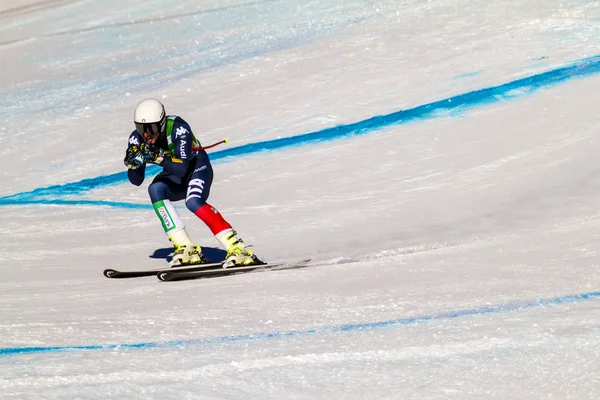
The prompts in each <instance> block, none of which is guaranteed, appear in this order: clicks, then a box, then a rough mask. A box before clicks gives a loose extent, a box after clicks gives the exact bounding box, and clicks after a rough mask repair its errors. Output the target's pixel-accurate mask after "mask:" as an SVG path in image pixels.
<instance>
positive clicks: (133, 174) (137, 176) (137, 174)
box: [127, 164, 146, 186]
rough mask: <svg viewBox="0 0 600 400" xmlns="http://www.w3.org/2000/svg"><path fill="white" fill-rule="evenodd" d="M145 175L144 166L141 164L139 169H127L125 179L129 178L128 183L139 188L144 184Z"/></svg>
mask: <svg viewBox="0 0 600 400" xmlns="http://www.w3.org/2000/svg"><path fill="white" fill-rule="evenodd" d="M145 173H146V164H142V166H141V167H139V168H136V169H128V170H127V178H129V182H131V183H132V184H134V185H135V186H140V185H141V184H142V183H144V177H145Z"/></svg>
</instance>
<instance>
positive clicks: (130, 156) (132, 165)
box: [123, 144, 144, 169]
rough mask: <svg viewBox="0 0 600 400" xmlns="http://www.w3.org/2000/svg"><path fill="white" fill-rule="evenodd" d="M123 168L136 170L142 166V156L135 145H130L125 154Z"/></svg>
mask: <svg viewBox="0 0 600 400" xmlns="http://www.w3.org/2000/svg"><path fill="white" fill-rule="evenodd" d="M123 162H124V163H125V166H126V167H127V168H129V169H137V168H139V167H141V166H142V164H144V155H143V154H142V151H141V149H140V146H138V145H137V144H134V145H131V146H129V147H128V148H127V151H126V152H125V159H124V160H123Z"/></svg>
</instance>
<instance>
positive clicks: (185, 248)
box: [169, 243, 210, 267]
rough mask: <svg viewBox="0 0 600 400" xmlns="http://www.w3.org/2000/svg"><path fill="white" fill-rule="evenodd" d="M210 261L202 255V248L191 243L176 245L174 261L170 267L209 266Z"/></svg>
mask: <svg viewBox="0 0 600 400" xmlns="http://www.w3.org/2000/svg"><path fill="white" fill-rule="evenodd" d="M208 263H210V261H208V260H207V259H206V257H204V254H202V249H201V248H200V246H194V245H193V244H191V243H187V244H186V243H183V244H179V245H175V253H173V259H172V260H171V262H170V263H169V267H183V266H184V265H196V264H208Z"/></svg>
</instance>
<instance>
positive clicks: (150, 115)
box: [133, 99, 167, 136]
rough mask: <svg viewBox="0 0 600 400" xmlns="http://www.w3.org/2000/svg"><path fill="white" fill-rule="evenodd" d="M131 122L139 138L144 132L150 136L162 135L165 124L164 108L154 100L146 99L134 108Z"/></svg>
mask: <svg viewBox="0 0 600 400" xmlns="http://www.w3.org/2000/svg"><path fill="white" fill-rule="evenodd" d="M133 122H135V129H136V130H137V132H138V133H139V134H140V136H143V135H144V132H146V134H148V135H150V136H155V135H156V134H158V133H163V132H164V131H165V126H166V123H167V114H166V113H165V106H163V104H162V103H161V102H160V101H158V100H156V99H146V100H144V101H142V102H141V103H140V104H138V105H137V107H136V108H135V112H134V113H133Z"/></svg>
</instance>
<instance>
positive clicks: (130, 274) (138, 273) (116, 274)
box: [104, 262, 223, 279]
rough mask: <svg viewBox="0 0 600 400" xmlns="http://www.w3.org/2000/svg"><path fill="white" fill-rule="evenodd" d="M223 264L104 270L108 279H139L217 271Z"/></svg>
mask: <svg viewBox="0 0 600 400" xmlns="http://www.w3.org/2000/svg"><path fill="white" fill-rule="evenodd" d="M222 267H223V263H222V262H219V263H211V264H194V265H184V266H182V267H173V268H169V267H165V268H156V269H139V270H134V271H117V270H116V269H112V268H108V269H105V270H104V276H105V277H107V278H112V279H114V278H139V277H142V276H152V275H156V274H158V273H160V272H165V271H168V272H173V273H182V272H185V271H187V272H189V271H202V270H205V269H215V268H219V269H220V268H222Z"/></svg>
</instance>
